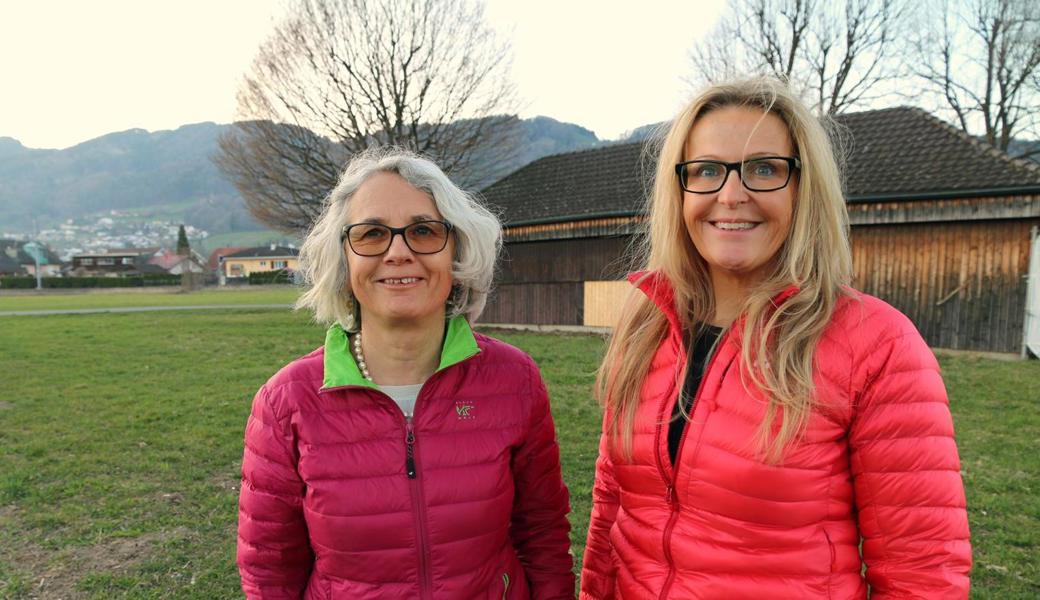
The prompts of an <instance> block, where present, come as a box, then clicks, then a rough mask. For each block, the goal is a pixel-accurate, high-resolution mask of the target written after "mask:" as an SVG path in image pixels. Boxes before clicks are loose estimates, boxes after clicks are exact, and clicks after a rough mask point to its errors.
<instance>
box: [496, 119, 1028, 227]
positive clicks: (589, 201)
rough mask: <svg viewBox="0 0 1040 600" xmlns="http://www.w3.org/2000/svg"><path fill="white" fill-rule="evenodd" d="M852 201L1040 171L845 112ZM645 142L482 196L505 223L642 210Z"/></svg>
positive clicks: (990, 190)
mask: <svg viewBox="0 0 1040 600" xmlns="http://www.w3.org/2000/svg"><path fill="white" fill-rule="evenodd" d="M837 121H838V123H839V124H840V125H842V126H843V127H839V129H840V132H841V133H842V135H841V137H842V138H844V144H843V145H844V146H845V148H846V152H847V156H848V158H847V160H846V172H845V180H846V190H847V198H848V200H849V201H850V202H868V201H872V200H893V199H896V200H898V199H905V200H910V199H915V198H926V197H935V198H942V197H950V198H957V197H972V196H982V195H1001V194H1009V193H1040V166H1037V165H1036V164H1034V163H1031V162H1029V161H1024V160H1016V159H1012V158H1010V157H1009V156H1008V155H1007V154H1005V153H1003V152H1000V151H997V150H994V149H993V148H990V147H989V146H987V145H985V144H984V143H982V142H980V141H978V140H976V139H974V138H972V137H970V136H968V135H966V134H964V133H963V132H961V131H960V130H958V129H956V128H954V127H953V126H951V125H949V124H947V123H945V122H944V121H942V120H940V119H938V118H936V117H934V116H932V115H931V114H929V113H927V112H925V111H923V110H921V109H919V108H911V107H896V108H888V109H882V110H871V111H865V112H859V113H850V114H846V115H840V116H839V117H838V118H837ZM643 149H644V144H643V143H642V142H637V143H630V144H618V145H612V146H605V147H600V148H594V149H591V150H583V151H579V152H571V153H567V154H557V155H553V156H547V157H545V158H542V159H539V160H536V161H534V162H532V163H530V164H528V165H527V166H524V167H522V168H520V169H519V170H517V171H515V172H513V173H512V174H510V175H507V176H506V177H504V178H502V179H500V180H499V181H497V182H495V183H494V184H492V185H491V186H489V187H487V188H485V189H484V190H483V195H484V197H485V198H486V199H487V200H488V202H489V203H490V204H491V205H492V206H494V207H497V208H498V209H499V210H500V212H501V216H502V220H503V222H504V223H505V224H506V225H507V226H516V225H531V224H536V223H548V222H560V221H573V220H578V219H591V218H602V217H610V216H621V215H632V214H636V213H638V212H641V211H642V210H643V198H645V195H646V193H647V192H646V191H644V190H645V189H647V188H646V185H647V184H646V183H645V182H648V181H649V176H650V174H652V173H653V168H654V165H653V161H654V157H653V156H652V155H651V153H649V152H645V153H644V151H643Z"/></svg>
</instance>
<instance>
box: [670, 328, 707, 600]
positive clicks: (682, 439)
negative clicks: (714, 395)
mask: <svg viewBox="0 0 1040 600" xmlns="http://www.w3.org/2000/svg"><path fill="white" fill-rule="evenodd" d="M724 341H725V340H719V345H720V346H721V344H722V343H723V342H724ZM718 354H719V353H718V351H716V352H714V353H713V354H712V356H711V358H709V359H708V364H707V365H705V367H704V375H703V376H702V377H701V383H700V385H699V386H698V388H697V393H696V394H694V395H693V402H691V403H690V409H689V410H688V411H687V414H688V415H689V416H690V422H689V423H687V424H686V426H685V427H683V432H682V435H681V436H679V447H678V448H677V449H676V451H675V462H674V463H673V464H672V473H671V475H669V474H668V470H667V469H666V468H665V466H664V461H663V459H662V457H661V452H660V443H657V444H655V447H654V451H655V454H656V455H657V468H658V470H659V471H660V472H661V478H662V479H664V480H665V481H666V482H668V483H667V488H666V490H665V496H666V500H667V501H668V504H669V506H671V509H672V510H671V514H670V515H669V516H668V523H667V524H666V525H665V527H664V532H663V533H662V545H663V547H664V558H665V561H666V562H667V563H668V577H666V578H665V580H664V585H663V586H661V594H660V595H659V596H658V599H659V600H665V599H666V598H668V592H669V591H671V587H672V583H673V582H674V581H675V559H674V557H673V556H672V530H673V529H675V522H676V521H678V520H679V509H680V508H681V506H680V505H679V494H678V492H676V490H675V484H676V481H678V479H679V461H680V460H681V459H682V455H683V446H685V445H686V437H687V434H689V432H690V427H691V426H692V425H693V411H694V410H696V408H697V404H698V400H700V397H701V394H703V393H704V383H705V381H707V378H708V373H710V372H711V368H712V366H713V365H714V364H715V359H716V357H717V356H718ZM688 359H689V357H688V356H687V355H686V353H685V352H684V353H683V364H685V363H686V361H687V360H688ZM683 385H685V383H683ZM678 393H679V394H680V395H681V394H682V388H681V387H680V388H679V392H678ZM669 397H670V395H668V396H665V400H664V402H662V407H661V409H660V410H659V411H658V413H659V417H660V416H661V415H662V413H663V412H664V409H665V408H667V406H668V398H669ZM681 401H682V398H681V397H680V398H677V399H676V402H681ZM666 422H667V421H666V420H665V419H663V418H658V419H657V437H658V442H660V436H661V429H662V427H663V426H664V423H666Z"/></svg>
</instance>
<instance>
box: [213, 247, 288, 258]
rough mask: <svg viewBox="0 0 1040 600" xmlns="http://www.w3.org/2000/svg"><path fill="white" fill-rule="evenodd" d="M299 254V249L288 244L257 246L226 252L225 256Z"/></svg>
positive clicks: (273, 256)
mask: <svg viewBox="0 0 1040 600" xmlns="http://www.w3.org/2000/svg"><path fill="white" fill-rule="evenodd" d="M299 255H300V251H299V249H297V248H289V247H288V246H257V247H255V248H246V249H245V250H239V251H238V252H233V253H231V254H225V255H224V258H296V257H297V256H299Z"/></svg>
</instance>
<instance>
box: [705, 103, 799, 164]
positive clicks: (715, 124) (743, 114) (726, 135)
mask: <svg viewBox="0 0 1040 600" xmlns="http://www.w3.org/2000/svg"><path fill="white" fill-rule="evenodd" d="M792 146H793V144H792V143H791V134H790V132H789V131H788V129H787V125H786V124H785V123H784V121H783V120H782V119H781V118H780V117H778V116H776V115H775V114H773V113H771V112H765V111H763V110H761V109H757V108H748V107H742V106H727V107H723V108H718V109H715V110H713V111H711V112H709V113H707V114H705V115H703V116H701V117H699V118H698V119H697V120H696V121H695V122H694V125H693V127H692V128H691V129H690V133H689V134H688V135H687V137H686V148H685V149H686V158H687V159H688V160H691V159H696V158H699V157H702V156H707V157H711V158H720V159H726V160H739V159H740V158H742V157H744V156H749V155H753V154H778V155H783V156H789V155H790V154H792V151H793V147H792Z"/></svg>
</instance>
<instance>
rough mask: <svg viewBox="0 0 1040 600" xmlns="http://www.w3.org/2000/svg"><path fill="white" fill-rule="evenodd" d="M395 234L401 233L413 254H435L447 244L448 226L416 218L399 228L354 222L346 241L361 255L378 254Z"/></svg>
mask: <svg viewBox="0 0 1040 600" xmlns="http://www.w3.org/2000/svg"><path fill="white" fill-rule="evenodd" d="M396 233H401V235H403V236H404V242H405V244H407V245H408V248H409V249H411V251H412V252H415V253H416V254H436V253H438V252H440V251H441V250H443V249H444V247H445V246H446V245H447V243H448V226H447V225H446V224H444V223H441V222H439V221H420V222H418V223H412V224H411V225H409V226H407V227H404V228H402V229H396V228H395V229H391V228H390V227H387V226H386V225H379V224H377V223H358V224H356V225H352V226H350V228H349V229H348V230H347V241H348V242H349V243H350V248H351V249H352V250H353V251H354V252H356V253H358V254H360V255H361V256H378V255H380V254H382V253H384V252H386V251H387V250H389V249H390V244H391V243H392V242H393V237H394V234H396Z"/></svg>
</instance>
